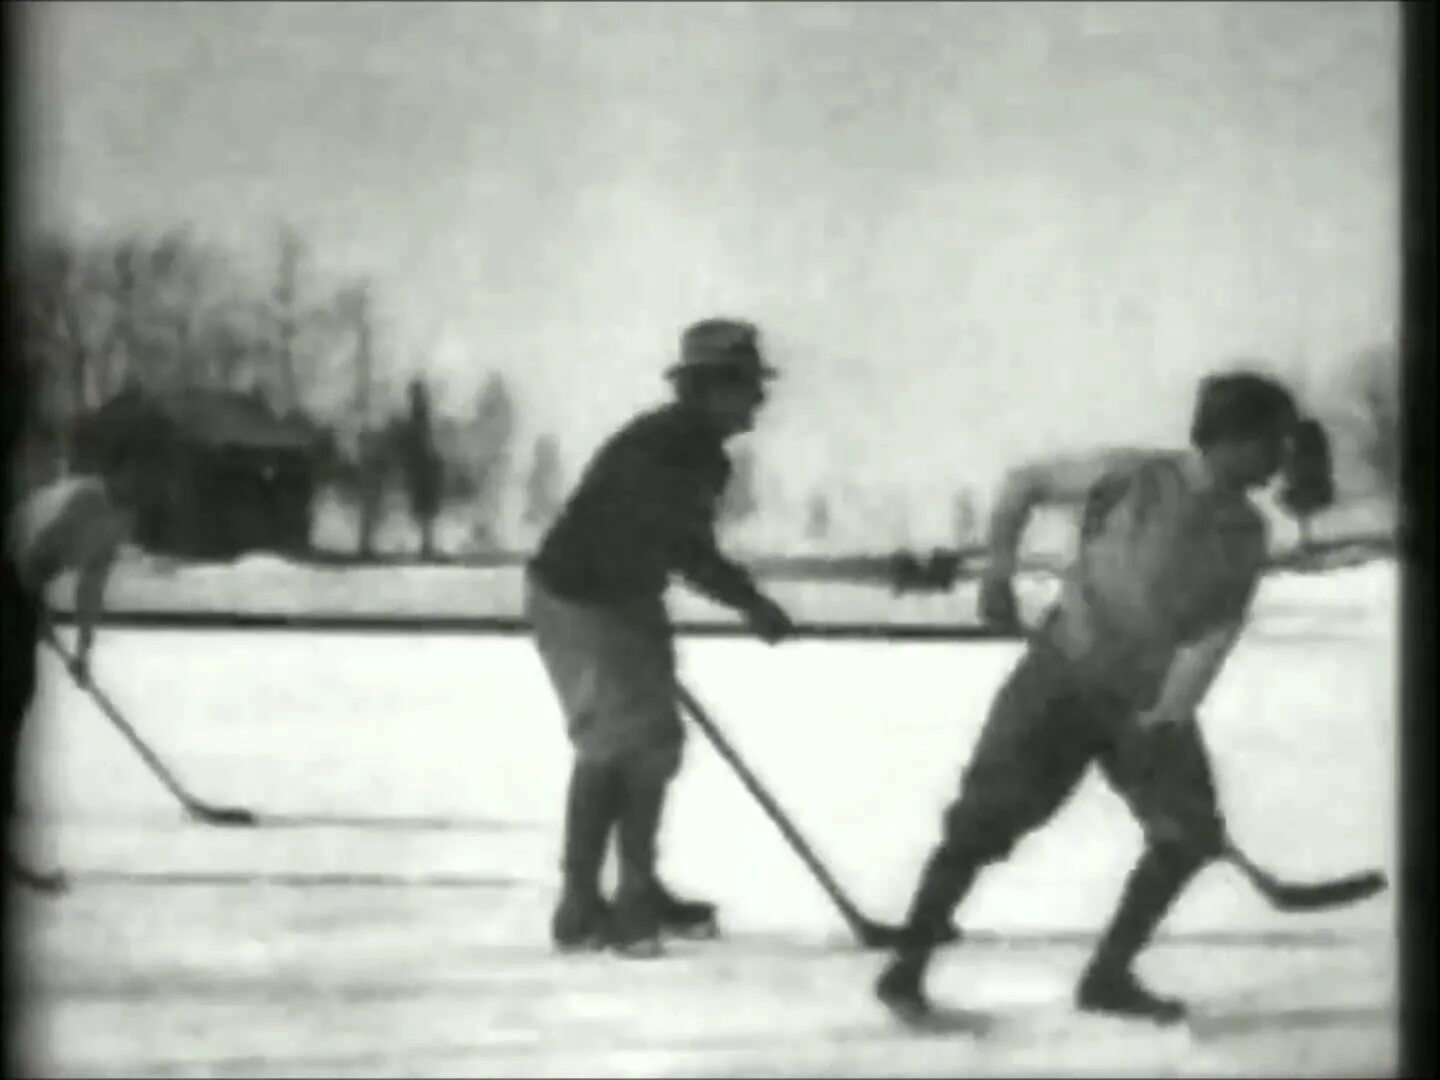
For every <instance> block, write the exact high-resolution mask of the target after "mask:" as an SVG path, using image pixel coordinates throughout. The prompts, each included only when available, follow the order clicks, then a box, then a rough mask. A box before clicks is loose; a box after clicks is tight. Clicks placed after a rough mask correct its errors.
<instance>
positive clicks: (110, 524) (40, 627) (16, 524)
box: [4, 476, 130, 892]
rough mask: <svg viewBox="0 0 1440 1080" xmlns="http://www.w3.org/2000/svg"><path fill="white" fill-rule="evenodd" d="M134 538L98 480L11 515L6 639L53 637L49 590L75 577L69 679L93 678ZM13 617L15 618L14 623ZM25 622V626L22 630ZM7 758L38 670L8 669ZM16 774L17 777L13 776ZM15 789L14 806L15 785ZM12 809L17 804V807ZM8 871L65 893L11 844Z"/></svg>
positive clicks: (58, 877) (26, 504) (46, 489)
mask: <svg viewBox="0 0 1440 1080" xmlns="http://www.w3.org/2000/svg"><path fill="white" fill-rule="evenodd" d="M129 533H130V526H129V516H128V514H127V513H126V511H125V510H124V509H122V507H121V505H120V504H118V503H117V502H116V501H115V500H114V499H112V497H111V495H110V493H109V492H108V491H107V489H106V486H105V484H104V482H103V481H101V480H99V479H97V478H95V477H92V476H69V477H63V478H61V479H59V480H56V481H54V482H53V483H50V484H47V485H45V486H43V487H41V488H39V489H37V490H36V491H34V492H32V493H31V494H30V496H29V497H28V498H26V499H25V500H23V501H22V502H21V503H20V505H19V506H18V507H17V508H16V510H15V511H14V513H13V514H11V516H10V520H9V521H8V522H7V530H6V549H5V572H6V577H7V579H8V580H7V582H6V585H7V591H13V592H14V593H15V595H16V596H17V597H20V598H23V602H22V603H19V604H16V605H15V606H14V608H13V609H12V608H11V605H10V604H8V603H7V605H6V608H7V612H6V615H5V618H6V620H7V626H6V634H7V635H11V634H13V635H14V636H15V637H16V638H17V640H19V639H22V638H23V639H24V640H29V641H34V640H36V639H37V638H44V637H47V636H50V635H52V634H53V633H54V630H53V627H52V626H51V624H50V620H49V618H48V617H47V615H46V613H45V604H44V596H45V589H46V587H47V586H49V585H50V583H51V582H53V581H54V580H55V579H57V578H59V577H60V576H61V575H62V574H64V573H66V572H68V571H72V570H73V571H74V572H75V575H76V577H75V622H76V628H77V629H76V648H75V653H74V662H73V664H72V666H71V674H72V675H74V676H75V678H76V679H77V680H81V681H83V680H85V679H87V678H88V677H89V667H90V656H91V653H92V651H93V649H94V645H95V634H96V630H97V628H98V626H99V624H100V620H101V618H102V617H103V615H104V608H105V587H106V584H107V582H108V581H109V578H110V573H111V570H112V568H113V567H114V564H115V559H116V556H117V554H118V553H119V550H120V546H121V545H122V544H123V543H124V542H125V540H126V539H127V537H128V536H129ZM11 620H15V621H14V622H13V624H12V623H11ZM22 620H23V625H22ZM4 682H5V684H6V689H5V693H6V698H7V701H6V714H5V715H6V731H5V739H6V748H5V749H6V754H7V756H8V760H9V761H10V762H11V764H12V767H13V764H14V762H15V761H16V760H18V752H19V743H20V736H21V731H22V729H23V726H24V720H25V717H26V714H27V713H28V711H29V707H30V703H31V701H32V700H33V698H34V691H35V666H34V663H33V658H32V662H31V663H30V664H24V665H21V667H20V668H19V669H18V670H17V671H16V672H14V673H13V674H12V673H11V672H10V671H8V670H7V671H6V677H5V679H4ZM11 775H12V777H13V776H14V774H13V772H12V774H11ZM16 786H18V785H14V784H12V787H11V791H12V801H13V793H14V790H15V787H16ZM12 809H13V807H12ZM6 867H7V870H8V872H9V873H10V874H11V875H12V876H13V877H15V878H17V879H18V880H19V881H21V882H23V883H24V884H27V885H30V886H33V887H35V888H37V889H41V890H45V891H51V892H54V891H60V890H62V889H63V888H64V886H65V881H64V876H63V875H62V874H60V873H58V872H53V873H42V872H38V871H35V870H32V869H30V868H28V867H25V866H24V865H22V864H21V863H20V862H19V861H18V859H17V858H16V856H15V854H14V852H13V851H12V850H11V849H10V848H9V847H8V846H7V848H6Z"/></svg>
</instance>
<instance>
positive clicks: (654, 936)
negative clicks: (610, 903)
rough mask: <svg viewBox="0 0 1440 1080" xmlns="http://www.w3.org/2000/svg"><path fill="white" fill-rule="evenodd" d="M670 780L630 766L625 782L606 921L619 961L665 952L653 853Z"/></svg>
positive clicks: (659, 892)
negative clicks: (611, 907)
mask: <svg viewBox="0 0 1440 1080" xmlns="http://www.w3.org/2000/svg"><path fill="white" fill-rule="evenodd" d="M669 779H670V778H669V776H668V775H663V774H653V773H651V772H649V771H647V769H646V768H645V767H644V765H643V764H636V763H633V762H632V763H631V767H630V768H629V769H627V770H626V771H625V773H624V776H623V781H622V790H623V798H622V801H621V807H620V824H619V830H618V836H617V839H618V840H619V849H620V891H619V894H618V895H617V897H616V899H615V911H614V915H613V917H612V918H611V920H610V945H611V947H612V948H613V949H614V950H615V951H616V952H617V953H619V954H620V955H622V956H627V957H632V958H649V957H655V956H660V955H662V954H663V953H664V951H665V949H664V946H663V945H662V944H661V940H660V932H661V929H662V927H663V915H664V905H663V903H662V897H663V895H664V894H663V893H662V890H661V887H660V883H659V881H658V880H657V878H656V876H655V859H656V850H655V849H656V840H657V838H658V836H659V833H660V812H661V810H662V809H663V808H664V805H665V788H666V785H667V784H668V783H669Z"/></svg>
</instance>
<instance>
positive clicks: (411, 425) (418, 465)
mask: <svg viewBox="0 0 1440 1080" xmlns="http://www.w3.org/2000/svg"><path fill="white" fill-rule="evenodd" d="M409 397H410V410H409V413H408V414H407V415H406V417H405V418H404V420H403V421H402V423H401V424H400V425H399V430H398V432H397V434H398V436H399V438H398V443H399V446H398V451H399V457H400V466H401V469H402V471H403V476H404V479H405V491H406V494H407V495H408V496H409V499H410V513H411V515H412V516H413V517H414V519H415V525H416V527H417V528H418V529H419V530H420V554H421V557H422V558H426V559H428V558H430V557H431V556H432V555H433V554H434V552H435V519H436V517H437V516H438V515H439V513H440V491H441V480H442V475H441V474H442V469H441V463H440V455H439V453H438V452H437V451H436V449H435V431H434V425H433V421H432V419H431V411H430V391H429V389H428V388H427V387H426V385H425V382H424V380H422V379H418V378H417V379H414V380H412V381H411V383H410V388H409Z"/></svg>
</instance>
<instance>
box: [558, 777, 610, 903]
mask: <svg viewBox="0 0 1440 1080" xmlns="http://www.w3.org/2000/svg"><path fill="white" fill-rule="evenodd" d="M620 796H621V788H620V777H619V774H618V772H617V770H616V769H615V767H614V766H612V765H610V764H609V763H598V762H591V761H585V760H582V759H579V758H577V759H576V761H575V765H574V767H573V768H572V769H571V771H570V787H569V790H568V791H567V793H566V799H565V844H564V852H563V854H562V856H561V870H562V871H563V872H564V875H565V889H566V892H567V893H569V894H570V895H571V896H573V897H574V898H575V899H577V900H582V901H586V902H588V901H592V900H598V899H599V896H600V872H601V870H602V868H603V867H604V865H605V851H606V848H607V846H608V841H609V839H610V831H611V828H612V827H613V826H614V824H615V821H616V818H617V817H618V815H619V809H620Z"/></svg>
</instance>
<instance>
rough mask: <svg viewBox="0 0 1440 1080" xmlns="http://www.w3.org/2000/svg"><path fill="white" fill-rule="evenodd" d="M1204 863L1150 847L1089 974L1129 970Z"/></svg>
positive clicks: (1169, 848) (1132, 876)
mask: <svg viewBox="0 0 1440 1080" xmlns="http://www.w3.org/2000/svg"><path fill="white" fill-rule="evenodd" d="M1203 865H1204V860H1203V859H1201V858H1198V857H1196V856H1194V855H1192V854H1190V853H1189V852H1187V851H1184V850H1182V849H1180V848H1178V847H1175V846H1169V845H1167V846H1160V845H1156V846H1151V847H1147V848H1146V849H1145V851H1144V853H1143V854H1142V855H1141V856H1140V861H1139V862H1138V863H1136V864H1135V868H1134V869H1133V870H1131V872H1130V876H1129V877H1128V878H1127V879H1126V881H1125V888H1124V891H1123V892H1122V893H1121V896H1120V903H1119V905H1118V906H1117V907H1116V909H1115V914H1114V915H1113V916H1112V917H1111V920H1110V925H1109V926H1107V927H1106V929H1105V932H1104V934H1103V935H1102V936H1101V938H1100V942H1099V944H1098V946H1097V947H1096V949H1095V954H1094V957H1093V958H1092V959H1091V961H1090V965H1089V968H1088V969H1087V970H1088V971H1090V972H1101V973H1107V974H1108V973H1114V972H1123V971H1128V970H1129V968H1130V965H1131V964H1132V963H1133V962H1134V960H1135V958H1136V957H1137V956H1138V955H1139V954H1140V951H1141V950H1142V949H1143V948H1144V947H1145V945H1146V944H1147V943H1148V942H1149V941H1150V938H1151V936H1152V935H1153V934H1154V933H1155V930H1156V929H1157V928H1158V927H1159V925H1160V923H1161V922H1162V921H1163V920H1164V918H1165V915H1166V914H1167V913H1168V912H1169V910H1170V908H1171V907H1172V906H1173V905H1174V903H1175V901H1176V900H1177V899H1178V898H1179V896H1180V894H1181V893H1182V892H1183V891H1184V890H1185V887H1186V886H1187V885H1188V884H1189V883H1190V882H1191V880H1192V879H1193V878H1194V877H1195V875H1196V874H1197V873H1198V872H1199V870H1200V868H1201V867H1202V866H1203Z"/></svg>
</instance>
